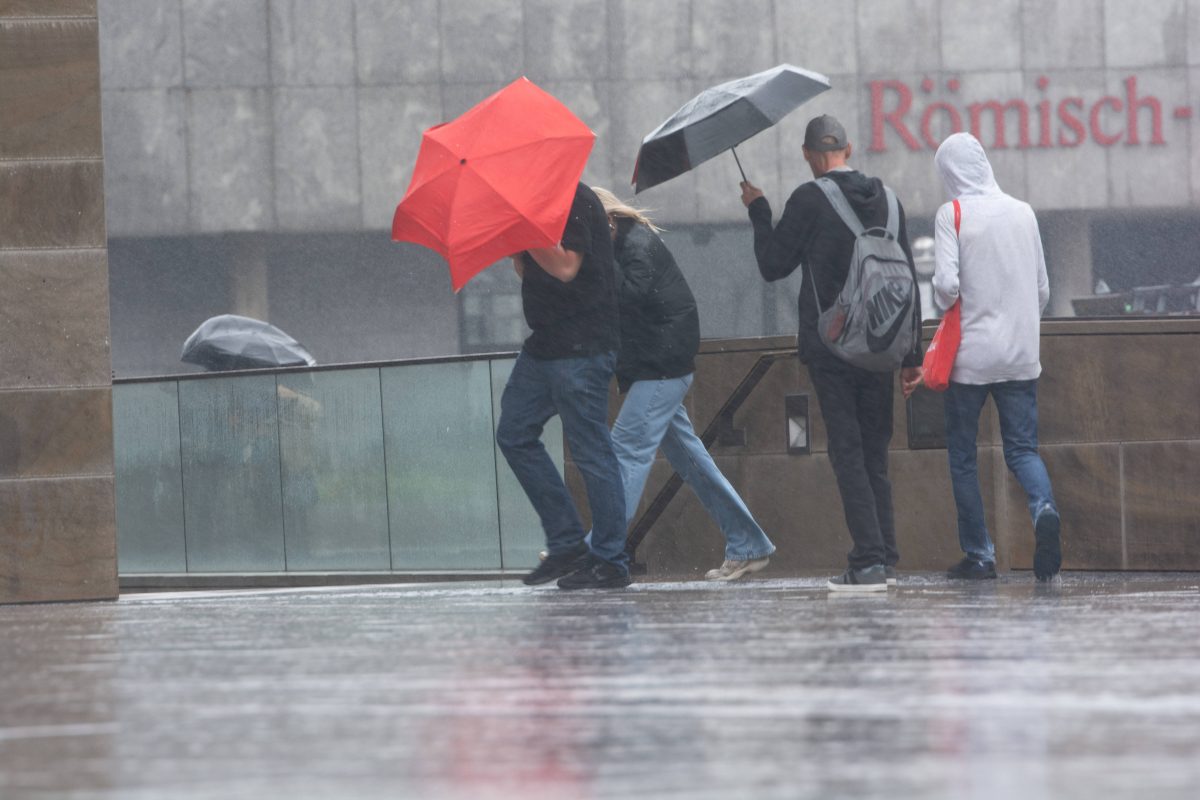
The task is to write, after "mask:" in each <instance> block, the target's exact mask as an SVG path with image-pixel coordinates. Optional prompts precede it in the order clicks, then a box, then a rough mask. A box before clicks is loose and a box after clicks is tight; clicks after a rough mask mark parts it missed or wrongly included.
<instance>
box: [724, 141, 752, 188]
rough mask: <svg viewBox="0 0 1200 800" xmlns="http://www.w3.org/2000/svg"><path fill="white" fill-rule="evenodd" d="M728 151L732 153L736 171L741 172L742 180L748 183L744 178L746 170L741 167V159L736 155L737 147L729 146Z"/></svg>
mask: <svg viewBox="0 0 1200 800" xmlns="http://www.w3.org/2000/svg"><path fill="white" fill-rule="evenodd" d="M729 152H731V153H733V160H734V161H736V162H737V165H738V172H740V173H742V180H744V181H746V182H747V183H749V182H750V181H749V180H747V179H746V170H744V169H742V161H741V159H739V158H738V157H737V148H736V147H731V148H729Z"/></svg>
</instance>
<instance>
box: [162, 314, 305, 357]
mask: <svg viewBox="0 0 1200 800" xmlns="http://www.w3.org/2000/svg"><path fill="white" fill-rule="evenodd" d="M180 360H181V361H186V362H187V363H189V364H197V365H199V366H201V367H204V368H205V369H207V370H212V371H224V370H232V369H254V368H257V367H291V366H310V367H311V366H314V365H315V364H316V363H317V360H316V359H315V358H313V357H312V354H311V353H309V352H308V351H307V350H305V349H304V346H303V345H302V344H300V343H299V342H297V341H296V340H295V339H293V338H292V337H291V336H288V335H287V334H286V333H284V332H283V331H281V330H279V328H276V327H275V326H274V325H271V324H269V323H266V322H263V321H261V320H257V319H251V318H250V317H239V316H238V315H236V314H221V315H220V316H217V317H211V318H209V319H206V320H205V321H204V322H202V323H201V324H200V327H199V328H196V330H195V331H194V332H193V333H192V335H191V336H189V337H188V338H187V341H186V342H184V343H183V353H182V355H181V356H180Z"/></svg>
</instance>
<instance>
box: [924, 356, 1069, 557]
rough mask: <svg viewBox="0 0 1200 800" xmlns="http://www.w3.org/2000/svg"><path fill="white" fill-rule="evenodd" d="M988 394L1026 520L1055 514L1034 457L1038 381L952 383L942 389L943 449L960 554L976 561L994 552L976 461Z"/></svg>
mask: <svg viewBox="0 0 1200 800" xmlns="http://www.w3.org/2000/svg"><path fill="white" fill-rule="evenodd" d="M989 394H990V395H991V396H992V400H993V402H995V404H996V411H997V412H998V413H999V416H1000V436H1001V438H1002V439H1003V441H1004V463H1005V464H1007V465H1008V468H1009V470H1011V471H1012V474H1013V475H1015V476H1016V478H1017V481H1018V482H1019V483H1020V484H1021V487H1022V488H1023V489H1024V490H1025V494H1026V496H1027V497H1028V498H1029V515H1030V517H1031V518H1032V519H1033V520H1034V522H1036V521H1037V517H1038V514H1040V513H1042V511H1043V510H1045V509H1047V508H1048V509H1051V510H1053V511H1054V512H1055V513H1057V511H1058V509H1057V507H1056V506H1055V504H1054V494H1053V492H1052V491H1051V489H1050V475H1049V474H1048V473H1047V472H1046V465H1045V464H1044V463H1043V462H1042V457H1041V456H1039V455H1038V432H1037V428H1038V413H1037V381H1036V380H1031V381H1005V382H1003V383H989V384H982V385H974V384H967V383H951V384H950V388H949V389H947V390H946V450H947V452H948V454H949V456H950V482H951V484H952V485H953V487H954V504H955V505H956V506H957V507H958V543H959V545H960V546H961V547H962V550H963V552H964V553H966V554H967V555H968V556H970V557H971V558H974V559H977V560H979V561H995V560H996V548H995V546H994V545H993V544H992V540H991V537H990V536H988V531H987V523H986V522H985V521H984V518H983V496H982V495H981V494H980V491H979V468H978V462H977V458H976V438H977V436H978V433H979V414H980V412H981V411H983V404H984V403H986V402H987V398H988V395H989Z"/></svg>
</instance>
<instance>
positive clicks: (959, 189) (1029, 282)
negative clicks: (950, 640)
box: [905, 133, 1062, 580]
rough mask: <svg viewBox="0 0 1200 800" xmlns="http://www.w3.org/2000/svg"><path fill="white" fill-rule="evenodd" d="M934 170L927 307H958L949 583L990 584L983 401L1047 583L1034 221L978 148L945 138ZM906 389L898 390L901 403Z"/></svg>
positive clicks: (1055, 564) (949, 397) (950, 397)
mask: <svg viewBox="0 0 1200 800" xmlns="http://www.w3.org/2000/svg"><path fill="white" fill-rule="evenodd" d="M934 163H935V164H936V165H937V170H938V173H939V174H940V175H941V178H942V183H943V185H944V186H945V188H946V193H947V194H948V195H949V196H950V197H951V198H952V200H951V201H950V202H948V203H945V204H943V205H942V206H941V208H939V209H938V211H937V215H936V217H935V219H934V231H935V233H934V255H935V258H936V262H935V267H934V273H933V296H934V301H935V302H936V303H937V305H938V307H939V308H941V309H942V310H943V311H945V310H948V309H949V308H950V307H951V306H952V305H953V304H954V303H955V302H956V301H959V300H961V301H962V306H961V312H962V343H961V344H960V345H959V348H958V354H957V356H956V357H955V360H954V369H953V371H952V372H951V374H950V388H949V389H947V390H946V397H945V420H946V447H947V451H948V453H949V457H950V480H951V483H952V485H953V488H954V503H955V505H956V506H957V508H958V541H959V544H960V546H961V547H962V550H963V553H964V557H963V559H962V561H960V562H959V563H957V564H955V565H954V566H952V567H951V568H950V570H949V575H950V577H952V578H965V579H977V578H995V577H996V567H995V558H996V556H995V552H996V551H995V547H994V546H993V544H992V540H991V538H990V537H989V536H988V530H987V524H986V523H985V521H984V516H983V498H982V496H981V494H980V490H979V473H978V469H977V466H976V435H977V433H978V429H979V414H980V412H981V411H982V410H983V405H984V403H985V402H987V398H988V396H989V395H990V396H991V398H992V401H993V402H994V403H995V404H996V411H997V412H998V414H999V417H1000V434H1001V437H1002V439H1003V441H1004V461H1005V463H1006V464H1007V465H1008V468H1009V469H1010V470H1011V471H1012V473H1013V475H1015V476H1016V478H1017V480H1018V481H1019V482H1020V484H1021V486H1022V488H1024V490H1025V494H1026V495H1027V496H1028V499H1029V514H1030V516H1031V517H1032V519H1033V528H1034V535H1035V538H1036V547H1035V549H1034V556H1033V570H1034V573H1035V575H1036V576H1037V578H1038V580H1049V579H1051V578H1053V577H1054V576H1055V575H1056V574H1058V571H1059V568H1060V567H1061V565H1062V551H1061V546H1060V543H1059V522H1060V521H1059V514H1058V507H1057V506H1056V505H1055V502H1054V494H1053V492H1052V491H1051V487H1050V476H1049V474H1048V473H1047V472H1046V465H1045V464H1044V463H1043V462H1042V459H1041V456H1039V455H1038V431H1037V380H1038V376H1039V375H1040V374H1041V372H1042V365H1041V361H1040V356H1039V338H1040V325H1041V322H1040V319H1041V313H1042V311H1044V310H1045V308H1046V303H1047V301H1048V300H1049V299H1050V285H1049V283H1048V281H1047V280H1046V259H1045V256H1044V254H1043V252H1042V239H1041V235H1040V233H1039V231H1038V223H1037V217H1035V216H1034V213H1033V209H1032V208H1030V206H1029V204H1028V203H1025V202H1022V201H1020V200H1018V199H1016V198H1015V197H1011V196H1010V195H1007V194H1005V193H1004V192H1003V191H1001V190H1000V187H999V185H997V183H996V179H995V177H994V175H993V174H992V166H991V164H990V163H989V162H988V159H987V155H986V154H985V153H984V150H983V145H981V144H980V143H979V141H978V140H977V139H976V138H975V137H974V136H972V135H971V134H969V133H956V134H953V135H951V136H950V137H948V138H947V139H946V140H945V141H944V142H942V144H941V146H940V147H939V148H938V150H937V153H936V155H935V156H934ZM954 200H957V201H958V206H959V210H960V214H959V217H960V218H959V220H958V225H957V226H956V225H955V208H954ZM956 227H957V231H956V230H955V228H956ZM912 388H915V387H910V386H905V392H906V394H907V393H911V390H912Z"/></svg>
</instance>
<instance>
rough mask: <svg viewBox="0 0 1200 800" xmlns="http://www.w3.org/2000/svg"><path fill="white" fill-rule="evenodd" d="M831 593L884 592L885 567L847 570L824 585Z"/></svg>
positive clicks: (886, 585)
mask: <svg viewBox="0 0 1200 800" xmlns="http://www.w3.org/2000/svg"><path fill="white" fill-rule="evenodd" d="M826 586H827V587H828V588H829V591H831V592H886V591H887V587H888V584H887V567H885V566H883V564H876V565H874V566H872V567H863V568H862V569H853V568H851V569H848V570H846V571H845V572H844V573H842V574H841V575H839V576H838V577H836V578H830V579H829V582H828V583H827V584H826Z"/></svg>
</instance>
